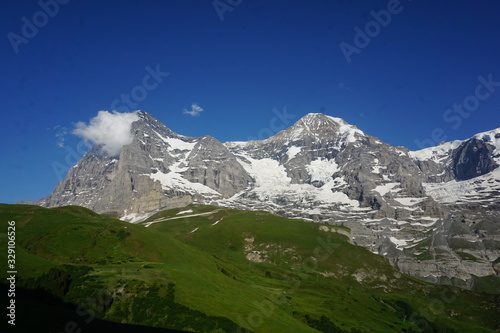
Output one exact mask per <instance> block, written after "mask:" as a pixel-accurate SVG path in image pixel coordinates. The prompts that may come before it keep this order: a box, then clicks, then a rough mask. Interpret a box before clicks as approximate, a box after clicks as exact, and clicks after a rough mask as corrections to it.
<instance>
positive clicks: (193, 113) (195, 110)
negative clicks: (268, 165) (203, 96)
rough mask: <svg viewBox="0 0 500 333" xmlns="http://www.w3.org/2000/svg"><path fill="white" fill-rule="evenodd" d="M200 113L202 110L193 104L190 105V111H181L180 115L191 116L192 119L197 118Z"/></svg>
mask: <svg viewBox="0 0 500 333" xmlns="http://www.w3.org/2000/svg"><path fill="white" fill-rule="evenodd" d="M201 111H203V109H202V108H201V106H199V105H196V103H195V104H191V110H186V109H184V111H182V113H184V114H188V115H190V116H193V117H196V116H198V115H199V114H200V112H201Z"/></svg>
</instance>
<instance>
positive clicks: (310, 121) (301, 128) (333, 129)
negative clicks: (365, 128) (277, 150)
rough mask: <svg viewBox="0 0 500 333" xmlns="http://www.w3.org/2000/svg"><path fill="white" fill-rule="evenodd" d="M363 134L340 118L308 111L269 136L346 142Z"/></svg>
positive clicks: (282, 138) (352, 140)
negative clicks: (288, 125)
mask: <svg viewBox="0 0 500 333" xmlns="http://www.w3.org/2000/svg"><path fill="white" fill-rule="evenodd" d="M364 136H365V134H364V133H363V132H362V131H361V130H359V129H358V128H357V127H356V126H354V125H350V124H348V123H347V122H346V121H345V120H344V119H342V118H336V117H331V116H327V115H325V114H322V113H309V114H306V115H305V116H304V117H302V118H300V119H299V120H298V121H297V122H296V123H295V124H293V125H292V126H291V127H289V128H288V129H286V130H283V131H281V132H279V133H278V134H276V135H275V136H273V137H271V138H269V139H268V140H270V139H274V140H287V141H296V140H301V139H303V140H307V141H310V140H320V141H321V140H332V139H336V140H337V139H338V140H339V144H340V143H341V142H340V141H342V142H343V143H345V144H347V143H350V142H355V141H356V140H357V139H358V138H359V137H364Z"/></svg>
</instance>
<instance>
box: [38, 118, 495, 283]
mask: <svg viewBox="0 0 500 333" xmlns="http://www.w3.org/2000/svg"><path fill="white" fill-rule="evenodd" d="M137 115H138V118H139V120H137V121H135V122H133V123H132V125H131V133H132V134H133V141H132V143H130V144H128V145H125V146H124V147H123V148H122V150H121V152H120V155H119V156H116V157H109V156H107V155H106V154H104V153H103V152H102V150H101V149H100V147H99V146H97V147H94V148H93V149H92V150H91V151H90V152H89V153H87V154H86V155H85V156H84V157H83V158H82V159H81V161H79V162H78V164H77V165H75V166H74V167H73V168H72V169H71V170H70V171H69V172H68V175H67V177H66V179H64V180H63V181H62V182H61V183H60V184H59V185H58V186H57V187H56V189H55V191H54V193H52V194H51V195H50V196H49V197H47V198H45V199H43V200H41V201H40V202H39V204H41V205H44V206H48V207H52V206H62V205H70V204H72V205H81V206H85V207H88V208H90V209H93V210H95V211H97V212H99V213H107V214H113V215H116V216H118V217H120V218H122V219H125V220H128V221H138V220H140V219H141V218H145V217H146V216H148V215H150V214H152V213H153V212H155V211H157V210H160V209H167V208H172V207H180V206H185V205H187V204H189V203H192V202H200V203H211V204H216V205H220V206H225V207H234V208H244V209H262V210H267V211H272V212H274V213H277V214H281V215H284V216H287V217H297V218H304V219H306V220H311V221H314V222H322V223H331V224H341V225H344V226H347V227H349V228H350V229H351V232H350V235H349V237H350V239H351V241H352V242H353V243H355V244H358V245H362V246H365V247H366V248H368V249H370V250H371V251H373V252H376V253H379V254H381V255H383V256H386V257H387V258H389V260H391V262H392V263H393V264H394V265H395V266H396V267H397V268H399V269H400V270H401V271H402V272H405V273H408V274H411V275H414V276H416V277H419V278H421V279H426V280H429V281H434V282H441V283H453V284H457V285H462V286H465V287H470V286H471V284H472V283H473V282H474V279H473V276H485V275H491V274H498V273H499V271H500V268H499V267H498V260H497V258H498V257H499V255H500V250H499V249H500V246H499V245H500V231H499V229H500V213H499V212H500V199H499V194H500V171H499V170H500V169H499V168H498V166H499V165H500V128H499V129H496V130H493V131H489V132H484V133H480V134H477V135H475V136H474V137H472V138H470V139H468V140H464V141H454V142H450V143H445V144H442V145H439V146H437V147H432V148H427V149H424V150H420V151H416V152H411V151H409V150H407V149H405V148H403V147H393V146H391V145H388V144H386V143H384V142H382V141H381V140H379V139H377V138H375V137H372V136H370V135H367V134H365V133H363V132H362V131H361V130H359V129H358V128H356V127H355V126H353V125H350V124H348V123H346V122H345V121H344V120H342V119H340V118H334V117H330V116H326V115H323V114H319V113H312V114H308V115H306V116H304V117H303V118H302V119H300V120H299V121H297V122H296V123H295V124H294V125H293V126H291V127H290V128H288V129H285V130H283V131H281V132H279V133H277V134H276V135H274V136H272V137H270V138H268V139H266V140H261V141H248V142H226V143H224V144H223V143H221V142H219V141H218V140H217V139H215V138H213V137H210V136H203V137H199V138H193V137H186V136H182V135H180V134H177V133H175V132H173V131H171V130H170V129H168V128H167V127H166V126H165V125H163V124H161V123H160V122H159V121H158V120H157V119H155V118H153V117H152V116H151V115H149V114H148V113H146V112H143V111H138V112H137ZM283 232H286V230H284V231H283ZM471 258H473V259H471Z"/></svg>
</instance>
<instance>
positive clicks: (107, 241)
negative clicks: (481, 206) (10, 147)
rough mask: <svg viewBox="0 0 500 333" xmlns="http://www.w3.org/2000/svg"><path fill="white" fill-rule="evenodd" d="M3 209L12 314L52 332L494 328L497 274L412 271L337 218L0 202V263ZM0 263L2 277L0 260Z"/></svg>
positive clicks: (499, 306) (499, 323) (499, 302)
mask: <svg viewBox="0 0 500 333" xmlns="http://www.w3.org/2000/svg"><path fill="white" fill-rule="evenodd" d="M179 212H184V213H183V214H180V215H178V213H179ZM192 215H195V216H192ZM10 220H13V221H16V266H17V272H18V273H17V277H18V281H17V287H18V288H19V290H20V291H22V292H23V294H22V295H21V296H22V297H21V296H20V299H19V301H18V303H19V304H20V302H25V303H26V304H29V305H30V306H33V308H34V309H35V310H34V311H33V313H32V314H30V313H29V312H26V314H25V313H19V314H18V317H17V320H18V322H19V323H20V324H21V322H24V325H28V324H29V323H30V318H26V317H25V318H22V317H21V316H25V315H27V316H30V317H31V316H34V315H35V313H38V312H37V311H36V309H39V310H40V311H48V310H47V309H48V307H49V306H50V307H51V308H50V309H51V311H50V312H51V313H60V316H59V318H55V319H54V321H53V322H57V323H58V325H59V326H58V325H54V324H52V326H50V325H49V324H47V326H46V327H48V328H49V329H50V330H53V331H56V330H57V329H58V332H62V331H64V329H65V328H64V327H65V326H64V325H65V324H67V322H68V320H69V319H68V320H66V322H65V318H68V317H71V318H72V319H71V322H73V323H75V324H76V325H77V326H78V327H79V328H81V329H82V330H83V331H85V328H88V330H89V331H93V332H98V331H107V332H112V331H116V332H121V331H126V329H127V327H129V328H131V327H134V326H129V325H130V324H133V325H144V326H149V327H158V328H167V329H174V330H182V331H195V332H250V331H254V332H318V331H319V332H401V331H407V332H420V331H426V332H454V331H456V332H471V331H474V332H489V331H494V330H499V329H500V318H499V317H498V313H500V297H499V295H498V294H493V293H492V292H494V291H495V290H496V289H495V288H490V286H491V285H495V284H497V283H498V282H497V281H498V279H490V280H491V281H490V280H488V281H486V280H485V281H484V284H485V286H486V287H484V288H482V290H485V291H488V292H491V293H486V292H484V293H479V292H471V291H464V290H460V289H457V288H452V287H447V286H436V285H432V284H428V283H424V282H420V281H417V280H415V279H413V278H411V277H408V276H405V275H402V274H400V273H399V272H398V271H396V270H395V269H394V268H392V266H390V265H389V263H388V262H387V261H386V260H385V259H384V258H382V257H380V256H377V255H374V254H372V253H371V252H369V251H367V250H365V249H364V248H361V247H357V246H354V245H351V244H350V243H349V242H348V238H347V237H346V236H344V235H343V234H342V233H345V232H347V231H348V230H346V229H343V228H342V229H338V228H334V227H332V226H322V225H319V224H313V223H306V222H303V221H300V220H290V219H285V218H281V217H278V216H275V215H272V214H269V213H265V212H249V211H238V210H230V209H223V208H220V207H212V206H190V207H186V208H183V209H174V210H169V211H164V212H161V213H158V214H156V215H155V216H152V217H151V218H150V219H148V220H147V221H145V222H143V223H141V224H139V225H134V224H129V223H125V222H122V221H119V220H117V219H114V218H111V217H106V216H101V215H98V214H95V213H93V212H91V211H89V210H87V209H84V208H81V207H63V208H55V209H46V208H41V207H35V206H24V205H0V221H1V223H2V225H3V227H2V229H1V230H0V252H1V259H0V260H2V262H4V263H6V262H7V244H6V241H7V221H10ZM320 227H321V228H320ZM0 274H1V277H2V281H5V278H6V277H7V276H6V275H7V273H6V270H5V269H4V270H2V271H1V273H0ZM21 288H22V290H21ZM44 304H45V305H47V306H45V305H44ZM20 306H21V304H20ZM97 318H98V319H97ZM59 322H60V324H59ZM112 323H121V325H122V326H121V327H119V328H117V327H114V328H112V329H109V325H111V324H112ZM31 324H33V323H31ZM127 324H128V325H127ZM4 325H5V322H3V323H2V326H1V327H2V328H3V327H7V328H9V327H8V326H4ZM37 325H38V326H35V327H38V328H40V327H44V326H39V325H41V324H37ZM107 325H108V326H107ZM54 326H55V328H54ZM58 327H60V328H58ZM17 328H18V329H19V327H17ZM141 330H142V329H141ZM37 331H40V330H37Z"/></svg>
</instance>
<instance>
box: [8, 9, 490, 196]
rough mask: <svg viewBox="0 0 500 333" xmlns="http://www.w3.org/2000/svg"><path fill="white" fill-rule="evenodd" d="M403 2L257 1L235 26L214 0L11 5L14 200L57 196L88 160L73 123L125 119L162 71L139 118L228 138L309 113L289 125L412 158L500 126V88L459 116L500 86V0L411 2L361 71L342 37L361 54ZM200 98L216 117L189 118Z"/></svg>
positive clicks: (236, 12)
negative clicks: (332, 120) (341, 131)
mask: <svg viewBox="0 0 500 333" xmlns="http://www.w3.org/2000/svg"><path fill="white" fill-rule="evenodd" d="M43 1H44V0H42V2H43ZM50 1H52V0H47V1H45V2H50ZM61 1H62V0H61ZM220 2H221V3H228V2H229V3H233V4H235V3H236V4H237V3H238V1H236V0H232V1H227V0H221V1H220ZM393 2H394V0H391V1H390V2H388V1H373V0H372V1H347V0H346V1H336V0H330V1H329V0H304V1H293V0H282V1H281V0H279V1H278V0H277V1H274V0H273V1H269V0H252V1H250V0H243V1H241V3H240V4H239V5H237V6H235V7H234V8H232V11H226V12H224V13H223V14H222V17H223V19H224V20H223V21H221V20H220V17H219V15H218V13H217V11H216V10H215V8H214V6H213V2H212V1H211V0H207V1H201V0H199V1H194V0H191V1H189V0H170V1H160V0H158V1H153V0H150V1H77V0H71V1H69V2H68V3H67V4H64V5H60V6H59V11H58V13H57V14H55V15H54V16H53V17H50V18H49V19H48V22H46V24H45V22H43V20H44V14H41V13H38V12H39V11H41V10H42V8H41V7H40V5H39V4H38V3H37V1H28V0H25V1H3V2H2V4H1V6H2V7H3V8H1V9H0V32H1V34H2V42H1V52H0V70H1V79H0V89H1V90H0V91H1V97H2V102H3V105H2V110H3V111H2V115H3V116H2V121H1V123H0V133H1V136H2V139H1V151H2V156H3V158H2V163H0V184H1V185H0V202H7V203H12V202H15V201H18V200H35V199H39V198H42V197H44V196H46V195H48V194H50V193H51V192H52V190H53V188H54V187H55V186H56V184H57V183H58V181H59V177H58V176H61V172H60V171H59V172H56V171H54V168H53V165H54V163H56V164H57V165H59V166H60V165H63V166H65V167H68V166H69V165H71V164H72V163H74V162H75V160H74V156H70V155H68V151H70V150H71V149H73V150H76V145H77V143H78V142H79V139H78V138H76V137H74V136H73V135H71V134H66V135H65V147H66V148H61V147H58V145H57V143H58V142H59V141H58V140H60V137H58V136H57V135H58V133H59V134H61V133H63V132H61V129H62V128H66V129H67V131H71V130H72V129H73V128H74V124H75V123H76V122H78V121H88V120H89V119H90V118H92V117H94V116H95V115H96V114H97V112H98V111H99V110H110V108H111V104H112V102H113V101H114V100H115V99H117V98H120V96H121V95H122V94H130V92H131V91H132V90H133V89H134V87H136V86H142V84H143V83H142V82H143V78H144V77H145V76H146V75H147V70H146V69H145V68H146V67H147V66H149V67H151V68H153V69H154V68H156V66H157V65H159V68H160V70H161V71H162V72H169V73H170V75H169V76H168V77H166V78H164V80H163V82H161V83H160V84H159V85H158V86H157V87H156V88H155V89H153V90H151V91H148V92H147V96H146V98H144V100H142V101H140V102H139V103H137V104H138V106H137V107H136V108H134V109H143V110H146V111H148V112H150V113H151V114H152V115H153V116H155V117H157V118H158V119H160V120H161V121H162V122H164V123H165V124H166V125H167V126H168V127H169V128H171V129H172V130H174V131H176V132H178V133H181V134H184V135H190V136H200V135H204V134H210V135H212V136H214V137H216V138H217V139H219V140H220V141H223V142H224V141H229V140H247V139H248V138H250V137H252V138H255V137H259V133H261V134H265V133H266V132H267V133H269V131H266V128H270V124H271V123H272V119H273V117H274V114H273V111H272V110H273V109H275V108H276V109H278V110H282V109H283V108H284V107H286V109H287V112H288V113H289V114H293V115H295V117H294V118H293V119H291V120H288V121H287V122H288V123H287V124H286V125H287V126H289V125H291V124H292V123H293V122H294V121H296V120H298V119H299V118H300V117H301V116H303V115H305V114H307V113H309V112H323V113H326V114H328V115H332V116H336V117H341V118H344V119H345V120H346V121H348V122H349V123H351V124H355V125H357V126H358V127H359V128H360V129H362V130H363V131H365V132H366V133H368V134H371V135H374V136H376V137H378V138H380V139H382V140H384V141H386V142H388V143H390V144H392V145H403V146H406V147H408V148H410V149H417V148H418V144H417V142H421V141H422V140H424V139H428V138H431V137H432V136H431V133H432V132H433V130H434V129H436V128H441V129H442V132H443V133H444V134H443V135H446V139H447V140H453V139H465V138H467V137H470V136H471V135H473V134H475V133H477V132H482V131H486V130H489V129H493V128H496V127H499V126H500V112H499V111H500V87H496V88H492V89H495V91H494V92H491V93H490V95H489V96H488V97H487V98H483V99H484V101H480V103H479V105H478V106H477V107H475V110H474V112H471V114H470V116H469V117H468V118H467V119H464V118H463V117H462V116H458V114H457V113H453V114H451V113H449V114H448V116H454V117H455V118H454V119H455V120H453V121H448V122H447V121H445V120H444V119H443V115H444V114H445V112H446V110H447V109H449V108H450V107H452V106H453V104H454V103H462V102H464V100H465V99H467V98H468V97H469V96H474V95H475V93H476V92H475V91H476V87H477V86H478V84H479V81H478V79H477V77H478V76H480V75H482V76H483V77H484V78H485V79H487V78H488V76H489V75H491V77H492V80H493V81H495V82H500V62H499V59H500V43H499V41H500V20H498V17H500V3H499V2H498V1H495V0H481V1H452V0H445V1H423V0H418V1H417V0H413V1H410V0H401V2H400V5H399V6H398V7H397V10H396V9H394V11H395V12H396V11H398V12H397V13H394V14H392V15H391V21H390V23H389V24H386V26H385V27H380V31H376V30H373V32H372V35H373V37H371V38H370V43H369V44H368V45H367V46H365V47H363V48H359V51H360V52H359V53H357V54H356V53H355V54H352V57H351V60H352V61H351V62H350V63H348V62H347V61H346V58H345V57H344V54H343V53H342V51H341V48H340V46H339V45H340V43H342V42H345V43H349V44H351V45H355V44H354V37H355V34H356V32H355V30H353V29H354V28H355V27H359V28H360V29H361V30H365V26H366V25H367V24H368V25H369V26H371V27H372V28H373V29H376V28H377V25H376V24H375V25H374V24H373V22H372V21H374V17H373V16H372V14H370V12H371V11H372V10H374V11H375V12H380V11H381V10H387V9H388V6H389V7H390V5H389V3H393ZM391 8H392V7H391ZM395 8H396V7H395ZM37 13H38V14H37ZM34 16H35V19H37V20H38V21H37V22H38V24H39V25H40V27H39V28H38V32H37V33H36V34H35V35H34V36H29V38H26V40H24V41H25V42H27V43H21V44H19V45H17V48H18V52H17V53H16V52H15V50H14V47H13V45H12V43H11V41H10V40H9V33H13V34H17V35H19V36H22V34H23V25H25V21H26V20H25V21H23V17H26V19H27V21H29V22H33V19H34ZM47 17H48V16H47ZM370 22H372V23H371V24H370ZM24 30H27V29H26V28H25V29H24ZM28 30H29V29H28ZM26 32H27V33H30V31H25V33H26ZM31 33H32V34H33V32H32V31H31ZM13 34H11V35H10V36H11V39H12V36H13ZM358 45H359V44H358ZM152 83H154V82H153V81H151V82H150V84H152ZM138 91H139V90H137V89H136V92H138ZM487 92H488V91H487V90H484V88H481V89H480V93H481V94H482V95H481V96H484V95H485V94H486V93H487ZM468 102H471V103H473V102H474V98H472V99H471V98H469V99H468ZM193 103H197V105H199V106H200V107H202V108H203V109H204V111H203V112H201V114H200V115H199V116H197V117H192V116H190V115H188V114H183V112H182V111H183V110H184V109H188V110H189V109H190V108H191V104H193ZM118 106H121V110H123V106H124V105H123V104H118ZM132 110H133V109H131V111H132ZM457 117H458V119H457ZM462 120H463V121H462ZM459 121H461V123H459ZM275 125H276V126H281V125H283V122H282V121H277V122H275ZM453 127H455V128H453ZM441 136H442V135H441ZM415 140H419V141H415ZM68 149H70V150H68ZM67 157H70V158H67ZM58 173H59V175H58Z"/></svg>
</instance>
